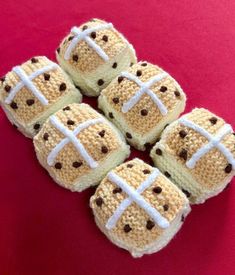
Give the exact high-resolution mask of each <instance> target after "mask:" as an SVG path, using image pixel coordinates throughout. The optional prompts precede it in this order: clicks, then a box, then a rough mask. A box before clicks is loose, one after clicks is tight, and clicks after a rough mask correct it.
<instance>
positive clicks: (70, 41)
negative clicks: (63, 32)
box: [56, 19, 136, 96]
mask: <svg viewBox="0 0 235 275" xmlns="http://www.w3.org/2000/svg"><path fill="white" fill-rule="evenodd" d="M56 57H57V60H58V62H59V64H60V65H61V66H62V68H64V69H65V70H66V71H67V72H68V73H69V74H70V76H71V78H72V79H73V81H74V83H75V84H76V85H78V86H79V87H80V88H81V89H82V91H83V93H84V94H86V95H88V96H98V95H99V93H100V91H101V89H103V88H105V87H106V86H107V85H108V84H109V83H110V81H111V80H112V79H114V78H115V77H116V76H117V75H118V74H119V73H120V72H121V71H123V70H126V69H127V68H128V67H129V66H130V64H132V63H136V56H135V50H134V49H133V47H132V45H131V44H129V42H128V41H127V40H126V39H125V38H124V37H123V35H122V34H121V33H119V32H118V31H117V30H116V29H115V28H114V27H113V25H112V24H111V23H106V22H105V21H103V20H99V19H92V20H90V21H89V22H86V23H85V24H82V25H81V26H80V27H73V28H72V29H71V32H70V34H68V35H67V36H66V37H65V38H64V39H63V41H62V42H61V44H60V46H59V48H58V49H57V50H56Z"/></svg>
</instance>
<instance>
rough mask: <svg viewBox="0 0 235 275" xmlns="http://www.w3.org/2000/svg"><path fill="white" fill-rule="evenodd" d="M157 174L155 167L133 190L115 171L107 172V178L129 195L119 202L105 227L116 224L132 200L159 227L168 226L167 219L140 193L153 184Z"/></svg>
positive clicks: (111, 226)
mask: <svg viewBox="0 0 235 275" xmlns="http://www.w3.org/2000/svg"><path fill="white" fill-rule="evenodd" d="M159 174H160V172H159V171H158V169H156V168H155V169H154V170H153V172H152V173H151V174H150V175H149V176H148V178H147V179H146V180H145V181H144V182H142V183H141V184H140V186H139V187H138V188H137V189H136V190H135V189H134V188H133V187H132V186H130V185H129V184H128V183H127V182H126V181H125V180H123V179H122V178H121V177H119V176H118V175H117V174H116V173H114V172H112V171H111V172H109V173H108V176H107V177H108V179H109V180H110V181H111V182H113V183H115V184H116V185H118V186H119V187H120V188H121V189H122V190H123V191H124V192H125V193H126V194H127V195H128V196H129V197H128V198H126V199H125V200H123V201H122V202H121V204H120V205H119V206H118V207H117V209H116V210H115V212H114V214H113V215H112V216H111V217H110V218H109V220H108V221H107V223H106V225H105V226H106V228H107V229H112V228H113V227H114V226H115V225H116V223H117V221H118V220H119V218H120V217H121V215H122V214H123V212H124V211H125V210H126V209H127V207H128V206H130V205H131V204H132V202H135V203H136V204H137V205H138V206H140V207H141V208H142V209H144V210H145V211H146V213H147V214H148V215H149V216H150V217H151V218H152V219H153V220H154V222H155V223H156V224H158V226H160V227H161V228H167V227H168V226H169V222H168V220H167V219H166V218H164V217H163V216H162V215H161V214H160V213H159V212H158V211H157V210H156V209H155V208H154V207H153V206H151V205H150V204H149V203H148V202H147V201H146V200H145V199H144V197H143V196H141V193H143V192H144V191H145V190H146V189H147V188H148V187H149V186H151V184H153V182H154V181H155V180H156V178H157V177H158V176H159Z"/></svg>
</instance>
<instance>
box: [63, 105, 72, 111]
mask: <svg viewBox="0 0 235 275" xmlns="http://www.w3.org/2000/svg"><path fill="white" fill-rule="evenodd" d="M69 110H71V109H70V107H69V106H66V107H64V108H63V111H69Z"/></svg>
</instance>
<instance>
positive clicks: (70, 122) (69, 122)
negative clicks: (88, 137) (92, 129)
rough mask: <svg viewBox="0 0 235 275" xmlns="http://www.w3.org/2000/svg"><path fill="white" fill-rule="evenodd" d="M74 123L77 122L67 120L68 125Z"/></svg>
mask: <svg viewBox="0 0 235 275" xmlns="http://www.w3.org/2000/svg"><path fill="white" fill-rule="evenodd" d="M74 123H75V122H74V121H73V120H71V119H68V120H67V124H68V125H74Z"/></svg>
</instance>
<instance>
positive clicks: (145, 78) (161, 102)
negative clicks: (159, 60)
mask: <svg viewBox="0 0 235 275" xmlns="http://www.w3.org/2000/svg"><path fill="white" fill-rule="evenodd" d="M185 101H186V97H185V94H184V92H183V91H182V89H181V88H180V86H179V84H178V83H177V82H176V81H175V80H174V79H173V78H172V77H171V76H169V74H167V73H166V72H164V71H163V70H162V69H161V68H159V67H157V66H155V65H152V64H150V63H147V62H139V63H138V64H135V65H133V66H132V67H131V68H129V70H128V71H127V72H122V73H121V74H120V75H119V76H118V77H117V78H116V79H114V80H113V81H112V82H111V84H110V85H109V86H108V87H107V88H106V89H104V90H103V91H102V92H101V95H100V97H99V108H101V109H102V110H103V111H104V113H105V115H106V116H107V117H108V118H109V119H110V120H111V121H112V122H113V123H115V124H116V125H117V126H118V127H119V128H120V130H121V131H122V132H123V134H124V135H125V137H126V139H127V140H128V142H129V143H130V144H131V145H133V146H134V147H135V148H137V149H139V150H145V148H146V147H147V146H148V145H150V144H153V143H154V142H155V141H156V140H157V138H158V137H159V135H160V133H161V131H162V130H163V128H164V127H165V126H166V125H167V124H168V123H170V122H172V121H173V120H175V119H177V117H178V116H179V114H180V113H181V112H182V111H183V110H184V108H185Z"/></svg>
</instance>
